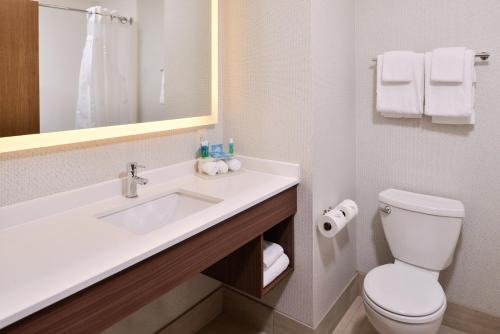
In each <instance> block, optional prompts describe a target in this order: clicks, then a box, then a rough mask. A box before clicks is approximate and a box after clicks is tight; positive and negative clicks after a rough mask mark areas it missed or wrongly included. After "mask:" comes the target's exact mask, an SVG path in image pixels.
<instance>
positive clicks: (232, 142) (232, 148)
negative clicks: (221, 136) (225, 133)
mask: <svg viewBox="0 0 500 334" xmlns="http://www.w3.org/2000/svg"><path fill="white" fill-rule="evenodd" d="M229 153H230V154H234V140H233V138H229Z"/></svg>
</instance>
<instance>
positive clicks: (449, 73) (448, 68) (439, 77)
mask: <svg viewBox="0 0 500 334" xmlns="http://www.w3.org/2000/svg"><path fill="white" fill-rule="evenodd" d="M465 51H466V49H465V48H463V47H455V48H440V49H434V50H433V51H432V71H431V81H436V82H455V83H462V82H464V64H465V63H464V62H465Z"/></svg>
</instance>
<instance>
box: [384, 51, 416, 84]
mask: <svg viewBox="0 0 500 334" xmlns="http://www.w3.org/2000/svg"><path fill="white" fill-rule="evenodd" d="M414 62H415V52H412V51H390V52H386V53H384V64H383V65H382V80H383V81H384V82H411V81H413V64H414Z"/></svg>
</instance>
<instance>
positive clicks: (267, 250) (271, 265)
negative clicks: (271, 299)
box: [263, 241, 290, 287]
mask: <svg viewBox="0 0 500 334" xmlns="http://www.w3.org/2000/svg"><path fill="white" fill-rule="evenodd" d="M289 264H290V259H289V258H288V256H287V255H286V254H285V251H284V250H283V247H281V246H280V245H278V244H276V243H274V242H270V241H264V282H263V283H264V287H266V286H267V285H269V283H271V282H272V281H274V280H275V279H276V278H277V277H278V276H279V275H280V274H281V273H282V272H284V271H285V270H286V268H288V265H289Z"/></svg>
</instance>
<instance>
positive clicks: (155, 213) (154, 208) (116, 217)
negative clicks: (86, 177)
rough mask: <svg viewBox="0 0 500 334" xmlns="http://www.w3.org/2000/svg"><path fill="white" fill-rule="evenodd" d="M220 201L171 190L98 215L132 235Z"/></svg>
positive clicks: (163, 224)
mask: <svg viewBox="0 0 500 334" xmlns="http://www.w3.org/2000/svg"><path fill="white" fill-rule="evenodd" d="M220 201H221V200H218V199H215V198H210V197H207V196H203V195H199V194H191V193H185V192H180V191H179V192H174V193H170V194H167V195H163V196H161V197H156V198H154V199H151V200H149V201H146V202H142V203H141V204H138V205H135V206H133V207H129V208H126V209H122V210H118V211H114V212H111V213H106V214H103V215H100V216H99V217H98V218H99V219H101V220H102V221H104V222H106V223H110V224H113V225H115V226H118V227H120V228H124V229H126V230H128V231H130V232H132V233H135V234H146V233H149V232H151V231H154V230H156V229H158V228H161V227H163V226H165V225H168V224H172V223H174V222H176V221H178V220H180V219H183V218H185V217H187V216H189V215H192V214H195V213H197V212H199V211H201V210H204V209H206V208H208V207H210V206H212V205H215V204H217V203H218V202H220Z"/></svg>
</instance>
